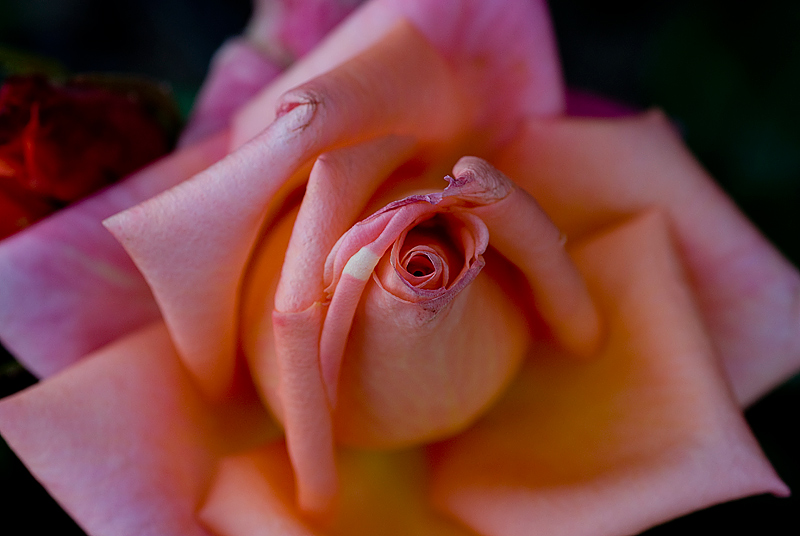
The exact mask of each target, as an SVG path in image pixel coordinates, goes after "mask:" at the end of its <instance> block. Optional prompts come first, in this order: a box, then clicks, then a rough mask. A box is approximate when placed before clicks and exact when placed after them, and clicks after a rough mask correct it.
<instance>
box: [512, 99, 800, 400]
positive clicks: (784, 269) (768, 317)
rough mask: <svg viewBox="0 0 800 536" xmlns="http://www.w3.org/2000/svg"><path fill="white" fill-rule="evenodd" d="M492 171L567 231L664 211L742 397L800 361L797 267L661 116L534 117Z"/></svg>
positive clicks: (776, 379) (761, 391)
mask: <svg viewBox="0 0 800 536" xmlns="http://www.w3.org/2000/svg"><path fill="white" fill-rule="evenodd" d="M498 167H500V169H503V170H504V171H505V172H506V173H507V174H509V175H510V176H513V177H514V178H515V180H516V181H517V182H518V183H520V184H521V185H522V186H523V187H524V188H525V189H527V190H528V191H529V192H530V193H531V194H532V195H533V196H534V197H535V198H536V200H537V201H538V202H539V203H540V204H541V205H542V207H543V208H544V209H545V210H546V211H547V213H548V214H549V215H550V216H551V217H552V218H553V220H554V221H555V223H556V225H558V227H559V228H560V229H562V230H563V231H564V232H565V233H566V234H567V235H568V236H570V237H575V236H580V235H582V234H585V233H586V232H587V231H589V230H591V229H594V228H597V227H598V226H601V225H603V224H605V223H608V222H611V221H614V220H617V219H619V218H622V217H625V215H628V214H633V213H636V212H638V211H640V210H642V209H644V208H647V207H652V206H659V207H663V209H664V210H665V212H666V213H667V214H668V215H669V217H670V220H671V222H672V224H673V225H674V228H675V232H676V233H677V238H678V243H679V246H680V249H681V253H682V256H683V258H684V259H685V262H686V264H687V267H688V269H689V274H690V278H691V281H692V286H693V288H694V291H695V293H696V295H697V298H698V300H699V305H700V309H701V311H702V313H703V320H704V322H705V323H706V325H707V326H708V328H709V330H710V332H711V336H712V339H713V341H714V344H715V346H716V349H717V351H718V353H719V355H720V356H721V357H722V359H723V362H724V365H725V368H726V371H727V374H728V376H729V378H730V380H731V382H732V385H733V388H734V391H735V393H736V396H737V398H738V399H739V401H740V402H741V403H742V404H749V403H751V402H752V401H754V400H755V399H756V398H758V397H759V396H761V395H762V394H764V393H765V392H766V391H768V390H769V389H770V388H772V387H774V386H775V385H776V384H777V383H779V382H781V381H782V380H784V379H785V378H787V377H788V376H789V375H791V374H793V373H794V372H795V371H797V370H798V368H800V275H798V272H797V269H796V268H795V267H793V266H792V265H791V264H789V263H788V262H787V261H786V260H785V259H784V258H783V257H782V256H781V255H780V254H779V253H778V252H777V251H776V250H775V248H773V247H772V246H771V245H770V244H769V243H768V242H767V241H766V240H765V239H764V237H763V236H761V235H760V234H759V233H758V231H757V230H756V229H755V228H754V227H753V225H752V224H751V223H750V222H748V221H747V219H746V218H745V217H744V216H742V214H741V213H740V212H739V211H738V210H737V208H736V207H735V206H734V205H733V203H732V202H731V201H730V199H728V198H727V197H726V196H725V195H724V194H723V193H722V192H721V191H720V189H719V188H718V187H717V186H716V185H715V184H714V182H713V180H712V179H711V178H710V177H709V176H708V175H707V174H706V173H705V171H704V170H703V169H701V168H700V166H699V165H698V164H697V162H696V161H695V160H694V158H693V157H692V156H691V155H690V154H689V153H688V151H687V150H686V148H685V147H684V145H683V144H682V143H681V141H680V139H679V137H678V135H677V133H676V132H675V130H674V128H673V127H672V126H671V125H670V123H669V122H668V121H667V120H666V119H665V118H664V117H663V115H661V114H659V113H656V112H650V113H647V114H643V115H639V116H635V117H631V118H623V119H615V120H596V119H568V120H563V121H557V122H556V121H531V122H530V123H529V124H528V127H527V130H526V131H525V132H524V134H523V135H521V136H520V138H519V139H518V140H517V142H516V143H515V145H514V147H512V148H510V149H509V150H508V152H507V153H506V154H505V156H504V157H503V158H501V159H500V160H499V165H498Z"/></svg>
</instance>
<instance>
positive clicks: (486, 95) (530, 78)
mask: <svg viewBox="0 0 800 536" xmlns="http://www.w3.org/2000/svg"><path fill="white" fill-rule="evenodd" d="M401 20H408V21H410V22H411V24H413V25H414V26H415V27H416V28H417V29H418V30H419V31H420V32H421V33H422V34H423V35H424V36H425V37H426V38H427V39H428V40H429V41H430V42H431V43H433V45H434V46H435V47H436V49H437V50H438V51H439V52H440V53H441V54H442V55H443V56H444V57H445V58H446V60H447V61H448V63H449V64H450V66H451V67H452V68H453V69H454V71H455V72H456V74H457V78H458V80H459V83H460V85H461V87H464V88H469V91H470V92H471V93H473V94H474V95H475V101H476V103H477V105H476V108H475V109H474V110H473V112H474V113H475V119H476V120H477V122H478V123H481V124H483V125H492V126H494V127H496V128H498V129H500V130H503V131H504V133H505V135H508V134H509V133H510V132H511V131H512V130H513V129H514V128H515V127H516V125H517V122H518V121H519V119H520V117H522V116H526V115H534V116H535V115H554V114H557V113H559V112H561V111H562V108H563V95H562V93H563V87H562V82H561V71H560V67H559V64H558V57H557V54H556V49H555V40H554V37H553V33H552V29H551V27H550V19H549V14H548V12H547V6H546V4H545V2H544V1H543V0H508V1H504V2H485V1H482V0H460V1H451V2H440V1H437V0H373V1H372V2H368V3H367V4H365V5H364V6H362V7H361V8H360V9H359V10H357V11H356V12H355V13H353V14H352V15H351V16H350V17H349V18H348V19H346V20H345V21H344V22H343V23H342V24H341V25H340V26H339V27H337V28H336V30H334V31H333V32H332V33H331V35H329V36H328V38H326V40H325V41H323V43H322V45H321V46H320V47H318V48H317V49H315V50H314V51H312V52H311V53H310V54H309V55H308V56H306V57H305V58H304V59H303V61H302V62H299V63H297V64H295V65H293V66H292V68H291V69H289V70H288V71H287V72H286V73H285V74H284V75H283V76H281V78H279V79H278V80H277V81H276V82H275V83H274V84H272V85H271V86H270V87H269V88H267V89H266V90H265V91H264V92H263V93H262V94H261V95H260V96H259V97H258V98H256V99H254V100H253V101H252V102H251V103H249V104H248V105H247V106H246V107H244V108H243V109H242V111H241V112H240V113H239V114H238V117H237V119H236V121H235V124H234V136H233V139H232V143H233V146H234V147H238V146H239V145H241V144H243V143H244V142H246V141H247V140H249V139H251V138H253V137H254V136H255V135H256V134H258V133H259V132H260V131H261V130H263V129H264V128H265V127H266V126H267V125H268V124H269V123H270V122H271V121H272V119H273V118H274V117H275V116H274V111H275V107H276V103H277V102H278V99H279V97H280V96H281V94H283V93H284V92H285V91H288V90H289V89H291V88H292V87H294V86H296V85H298V84H301V83H303V82H305V81H307V80H309V79H311V78H313V77H315V76H319V75H320V74H322V73H324V72H326V71H328V70H329V69H330V68H331V66H333V65H337V64H339V63H341V62H343V61H345V60H348V59H350V58H352V57H354V56H356V55H357V54H359V53H361V52H362V51H364V50H366V49H367V48H369V47H370V46H372V45H373V44H375V43H376V42H378V41H380V40H381V39H382V38H383V37H384V36H385V35H386V34H387V33H388V32H389V31H391V30H392V28H394V27H395V26H396V25H397V24H398V23H399V22H400V21H401Z"/></svg>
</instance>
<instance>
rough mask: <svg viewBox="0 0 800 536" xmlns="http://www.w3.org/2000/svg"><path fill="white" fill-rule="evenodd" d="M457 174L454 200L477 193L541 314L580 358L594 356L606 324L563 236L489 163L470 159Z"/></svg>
mask: <svg viewBox="0 0 800 536" xmlns="http://www.w3.org/2000/svg"><path fill="white" fill-rule="evenodd" d="M453 174H454V175H455V176H456V181H459V183H462V182H463V183H465V184H459V187H458V188H456V189H454V191H453V193H452V194H451V195H459V194H461V191H462V190H463V189H464V188H469V189H470V190H471V192H470V199H474V200H476V201H477V202H479V204H480V205H482V206H479V207H476V208H475V209H474V211H473V212H474V214H475V215H476V216H478V217H480V218H481V220H482V221H484V222H485V223H486V225H487V227H488V228H489V233H490V234H491V236H492V247H494V248H495V249H497V250H498V251H499V252H500V253H501V254H503V255H504V256H505V257H506V258H507V259H508V260H509V261H511V263H512V264H514V266H516V267H517V268H519V269H520V270H522V272H523V273H524V274H525V277H526V278H527V279H528V283H529V285H530V287H531V290H532V292H533V298H534V299H533V301H534V303H535V304H536V309H537V311H538V312H539V314H541V315H542V317H543V319H544V321H545V323H546V324H547V326H548V327H549V328H550V329H551V330H552V331H553V333H554V334H555V336H556V337H557V338H558V340H559V342H561V343H562V344H564V345H565V346H566V347H567V348H568V349H570V350H571V351H573V352H575V353H578V354H581V355H591V354H593V353H594V351H595V350H596V349H597V345H598V344H599V343H600V340H599V339H600V331H601V329H600V320H599V318H598V315H597V311H596V310H595V307H594V304H593V303H592V298H591V296H590V295H589V292H588V291H587V290H586V284H585V283H584V281H583V277H582V276H581V275H580V273H578V270H577V268H576V267H575V265H574V264H573V263H572V261H571V259H570V258H569V256H568V255H567V253H566V251H565V250H564V248H563V246H564V236H563V235H562V234H561V231H559V230H558V228H556V226H555V225H553V223H552V222H551V221H550V219H549V218H548V216H547V214H545V213H544V212H543V211H542V209H541V207H539V205H538V203H537V202H536V200H534V199H533V198H532V197H531V196H530V195H529V194H528V193H527V192H525V191H524V190H522V189H520V188H517V187H515V186H514V185H513V183H511V181H510V180H509V179H508V178H506V177H504V176H503V174H502V173H500V172H499V171H498V170H497V169H495V168H493V167H492V166H491V165H489V164H488V163H487V162H485V161H482V160H480V159H478V158H474V157H464V158H462V159H461V160H459V161H458V163H456V165H455V167H454V168H453ZM472 190H475V191H472ZM461 195H463V194H461ZM501 196H502V197H501ZM487 197H488V198H494V199H491V200H492V201H493V202H491V203H489V202H487V199H486V198H487ZM498 197H501V198H500V199H497V198H498ZM481 198H483V199H481Z"/></svg>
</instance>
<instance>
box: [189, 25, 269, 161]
mask: <svg viewBox="0 0 800 536" xmlns="http://www.w3.org/2000/svg"><path fill="white" fill-rule="evenodd" d="M280 72H281V68H280V66H278V65H277V64H275V63H274V62H272V61H270V60H269V59H268V58H266V57H264V56H263V55H262V54H260V53H259V52H258V51H257V50H256V49H254V48H253V46H252V45H250V44H249V43H248V42H247V41H246V40H244V39H241V38H235V39H231V40H229V41H227V42H226V43H224V44H223V45H222V47H220V49H219V50H217V52H216V53H215V54H214V57H213V58H212V59H211V66H210V67H209V72H208V75H207V76H206V80H205V81H204V82H203V87H202V89H201V90H200V93H199V94H198V95H197V98H196V99H195V103H194V106H193V108H192V115H191V117H190V118H189V123H188V124H187V125H186V127H185V128H184V129H183V132H181V138H180V141H179V145H180V146H186V145H191V144H193V143H196V142H197V141H199V140H201V139H203V138H205V137H207V136H209V135H211V134H216V133H217V132H219V131H221V130H223V129H224V128H225V127H227V126H228V124H229V122H230V120H231V118H232V117H233V114H234V113H235V112H236V111H237V110H238V109H239V108H240V107H241V106H242V105H244V104H245V103H246V102H247V101H249V100H250V99H251V98H252V97H253V96H254V95H256V94H257V93H258V92H259V91H260V90H261V89H262V88H263V87H264V86H266V85H267V84H268V83H269V82H270V81H271V80H272V79H273V78H275V77H276V76H278V74H280Z"/></svg>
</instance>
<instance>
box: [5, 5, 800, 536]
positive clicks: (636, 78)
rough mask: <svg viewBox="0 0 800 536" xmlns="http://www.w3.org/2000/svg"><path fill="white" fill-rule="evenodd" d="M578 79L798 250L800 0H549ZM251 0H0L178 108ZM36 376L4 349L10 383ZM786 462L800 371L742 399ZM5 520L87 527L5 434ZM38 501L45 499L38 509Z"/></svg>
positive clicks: (26, 38) (733, 514)
mask: <svg viewBox="0 0 800 536" xmlns="http://www.w3.org/2000/svg"><path fill="white" fill-rule="evenodd" d="M550 8H551V11H552V15H553V18H554V21H555V28H556V33H557V36H558V40H559V47H560V51H561V55H562V59H563V64H564V72H565V76H566V79H567V82H568V84H569V85H570V86H572V87H576V88H580V89H585V90H590V91H593V92H596V93H599V94H602V95H606V96H610V97H614V98H616V99H618V100H620V101H623V102H626V103H628V104H630V105H632V106H634V107H636V108H647V107H650V106H658V107H661V108H663V109H664V110H665V111H666V112H667V114H669V115H670V117H672V118H673V120H674V121H675V122H676V124H678V125H679V127H680V128H681V130H682V132H683V134H684V136H685V139H686V141H687V143H688V144H689V146H690V147H691V148H692V150H693V151H694V152H695V154H696V155H697V156H698V158H699V159H700V160H701V162H703V164H704V165H705V166H706V167H707V168H708V169H709V170H710V171H711V173H712V175H714V176H715V177H716V178H717V180H718V181H719V182H720V184H721V185H722V186H723V188H725V189H726V190H727V191H728V192H729V193H730V195H731V196H732V197H733V198H734V199H735V201H736V202H737V203H738V204H739V206H740V207H741V208H742V210H743V211H744V212H745V213H746V214H748V216H749V217H750V218H751V219H752V220H753V221H754V222H755V223H756V225H757V226H759V227H760V228H761V229H762V231H763V232H764V233H765V234H766V235H767V236H768V237H769V238H770V239H771V240H772V241H773V242H774V243H775V244H776V245H777V246H778V248H780V249H781V250H782V251H783V252H784V253H785V254H786V255H787V256H788V257H789V259H790V260H792V262H794V263H795V265H797V264H799V263H800V238H799V237H798V231H800V206H799V203H798V202H800V128H798V125H800V100H798V98H799V97H800V36H798V29H800V2H796V1H795V0H761V1H760V2H757V3H753V2H748V3H742V4H741V7H739V6H738V5H736V4H734V3H730V2H726V1H724V0H696V1H667V0H651V1H650V2H637V1H622V0H616V1H608V0H606V1H603V0H551V1H550ZM249 13H250V3H249V0H117V1H115V2H108V1H107V0H0V47H8V48H12V49H15V50H18V51H23V52H30V53H35V54H40V55H44V56H48V57H51V58H53V59H55V60H57V61H59V62H61V63H62V64H64V65H65V66H66V67H67V68H69V69H70V70H71V71H74V72H86V71H112V72H126V73H138V74H144V75H148V76H151V77H153V78H155V79H158V80H161V81H165V82H167V83H169V84H170V85H171V87H172V90H173V92H174V94H175V97H176V99H177V101H178V103H179V105H180V107H181V109H182V111H183V112H184V113H187V112H188V110H189V109H190V108H191V104H192V102H193V99H194V96H195V94H196V92H197V90H198V88H199V87H200V84H201V82H202V80H203V77H204V75H205V72H206V69H207V66H208V62H209V59H210V57H211V55H212V54H213V52H214V51H215V50H216V49H217V47H219V45H220V44H221V43H222V42H223V41H224V40H225V39H226V38H228V37H231V36H233V35H236V34H237V33H239V32H240V30H241V29H242V27H243V26H244V24H245V22H246V20H247V18H248V16H249ZM34 381H35V379H34V378H32V377H31V376H30V375H28V374H27V373H26V372H24V371H22V370H20V369H19V368H18V367H16V366H14V363H13V362H12V361H11V360H10V358H8V357H7V356H5V357H3V356H2V355H0V396H6V395H8V394H11V393H13V392H16V391H18V390H20V389H23V388H25V387H26V386H28V385H30V384H32V383H33V382H34ZM746 416H747V419H748V421H749V423H750V425H751V426H752V428H753V430H754V431H755V433H756V436H757V438H758V440H759V441H760V443H761V445H762V446H763V448H764V449H765V451H766V452H767V455H768V456H769V458H770V460H771V461H772V463H773V464H774V465H775V467H776V469H777V470H778V472H779V474H780V475H781V476H782V478H783V479H784V480H785V481H786V483H787V484H789V486H790V487H792V488H794V489H795V490H800V439H798V433H797V429H798V422H799V421H800V381H798V380H797V379H794V380H792V381H790V382H788V383H787V384H785V385H784V386H782V387H781V388H780V389H778V390H776V391H775V392H773V393H772V394H771V395H769V396H768V397H766V398H764V399H763V400H762V401H760V402H759V403H758V404H756V405H755V406H753V407H752V408H750V409H749V410H748V411H747V415H746ZM0 497H5V498H4V499H0V534H4V535H8V536H12V535H17V534H38V533H45V531H48V532H54V533H55V532H57V533H58V534H60V535H65V536H66V535H81V534H83V532H82V531H81V530H80V528H79V527H77V526H76V525H75V524H74V523H73V522H72V521H71V520H70V519H69V517H68V516H66V514H64V513H63V512H62V511H61V510H60V508H59V507H58V505H57V504H56V503H55V502H54V501H53V500H52V499H51V498H50V497H49V496H48V495H47V493H46V492H45V491H44V490H43V489H42V488H41V487H40V486H39V485H38V484H37V483H36V481H35V480H33V479H32V478H31V477H30V475H29V474H28V473H27V471H26V470H25V468H24V466H23V465H22V464H21V463H20V462H19V460H17V459H16V457H15V456H14V455H13V453H12V452H11V451H10V450H9V449H8V448H7V447H6V446H5V444H4V443H2V442H0ZM29 512H35V513H34V514H30V513H29ZM693 529H694V530H699V531H702V532H707V533H715V534H716V533H726V532H730V533H738V534H765V535H774V534H798V533H800V500H799V499H796V498H790V499H776V498H773V497H771V496H761V497H754V498H749V499H744V500H741V501H736V502H733V503H728V504H725V505H720V506H717V507H713V508H710V509H707V510H704V511H702V512H698V513H696V514H692V515H689V516H686V517H684V518H681V519H678V520H675V521H672V522H670V523H667V524H665V525H663V526H660V527H657V528H655V529H652V530H650V531H648V532H647V533H646V534H647V535H650V536H656V535H658V536H663V535H670V534H684V533H686V532H688V531H691V530H693Z"/></svg>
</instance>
